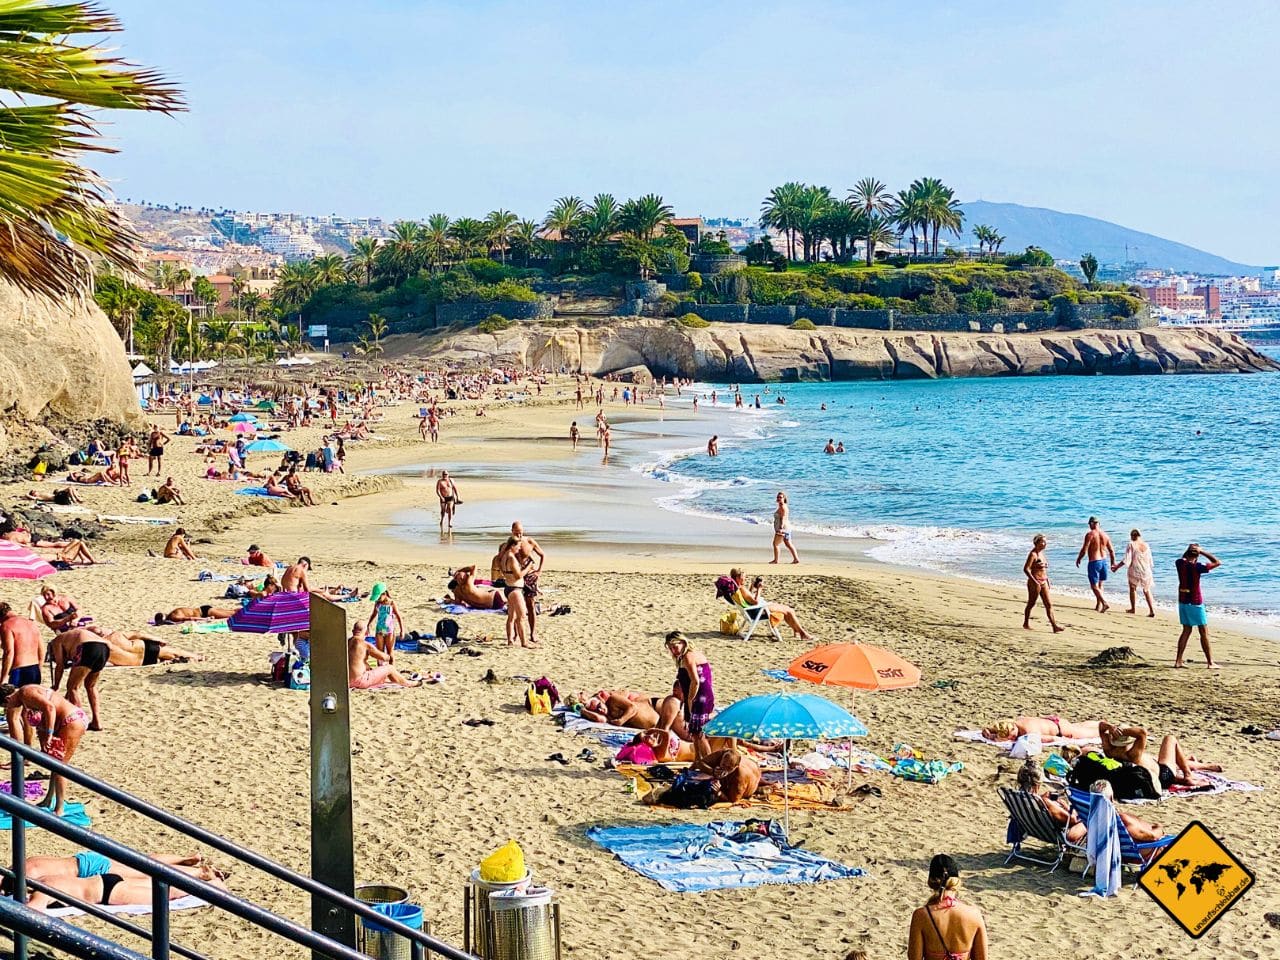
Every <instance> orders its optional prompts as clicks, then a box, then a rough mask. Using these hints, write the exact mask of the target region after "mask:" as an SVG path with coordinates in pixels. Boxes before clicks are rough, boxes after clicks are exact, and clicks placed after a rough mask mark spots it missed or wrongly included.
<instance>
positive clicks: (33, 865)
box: [5, 850, 226, 893]
mask: <svg viewBox="0 0 1280 960" xmlns="http://www.w3.org/2000/svg"><path fill="white" fill-rule="evenodd" d="M147 856H148V857H150V858H151V859H152V860H157V861H159V862H160V863H163V864H167V865H168V866H170V867H173V868H174V869H175V870H177V871H178V872H179V873H185V874H186V875H187V876H189V877H199V878H200V879H202V880H204V879H206V878H207V877H208V875H209V873H210V872H212V873H213V874H214V875H215V876H217V877H218V878H219V879H226V876H225V874H223V873H221V872H220V871H219V870H217V869H216V868H214V867H211V866H210V865H209V864H208V863H206V862H205V859H204V857H202V856H200V854H198V853H149V854H147ZM106 873H114V874H118V875H119V876H121V877H123V878H124V879H126V880H137V879H140V878H142V877H146V876H148V875H147V874H145V873H143V872H142V871H141V870H135V869H134V868H133V867H128V866H125V865H124V864H123V863H121V862H120V861H118V860H112V859H110V858H108V857H104V856H103V855H102V854H100V853H95V852H93V851H92V850H83V851H81V852H80V853H76V854H73V855H72V856H69V857H27V859H26V875H27V879H28V880H35V881H36V882H38V883H46V884H48V885H49V886H54V885H55V884H57V883H58V882H59V881H62V880H77V879H79V880H84V879H87V878H89V877H100V876H102V875H103V874H106ZM6 879H7V878H6ZM5 892H6V893H7V892H8V890H7V889H6V891H5ZM68 892H69V891H68Z"/></svg>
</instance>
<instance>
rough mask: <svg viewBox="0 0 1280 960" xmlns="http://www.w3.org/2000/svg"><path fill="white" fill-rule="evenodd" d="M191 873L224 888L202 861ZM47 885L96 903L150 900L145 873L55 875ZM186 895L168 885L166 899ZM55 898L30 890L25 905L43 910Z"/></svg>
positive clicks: (54, 902) (135, 903)
mask: <svg viewBox="0 0 1280 960" xmlns="http://www.w3.org/2000/svg"><path fill="white" fill-rule="evenodd" d="M193 876H196V877H198V878H199V879H201V880H203V881H205V882H206V883H209V884H212V885H213V886H215V887H221V888H222V889H224V890H225V889H226V888H227V885H226V883H225V882H224V881H223V880H222V878H221V877H220V876H219V875H218V874H217V872H216V871H215V870H214V869H213V868H212V867H210V866H208V865H205V866H203V867H201V868H200V870H199V872H198V873H195V874H193ZM47 885H48V886H50V887H53V888H54V889H55V890H59V891H61V892H62V893H65V894H67V895H68V896H69V897H74V898H76V899H77V900H81V901H83V902H85V903H97V904H101V905H103V906H112V907H119V906H149V905H150V904H151V902H152V899H151V898H152V887H151V878H150V877H147V876H139V877H126V876H124V875H123V874H120V873H116V872H114V871H109V872H107V873H102V874H95V875H93V876H90V877H59V878H57V879H55V880H50V881H47ZM185 896H187V892H186V891H185V890H180V889H178V888H177V887H170V888H169V899H170V900H180V899H182V898H183V897H185ZM63 905H64V904H62V903H60V902H59V901H58V900H57V899H56V898H54V897H52V896H50V895H49V894H47V893H41V892H40V891H38V890H33V891H31V896H30V898H29V899H28V900H27V906H28V907H30V908H31V909H32V910H40V911H42V912H47V911H49V910H50V909H53V908H56V907H59V906H63Z"/></svg>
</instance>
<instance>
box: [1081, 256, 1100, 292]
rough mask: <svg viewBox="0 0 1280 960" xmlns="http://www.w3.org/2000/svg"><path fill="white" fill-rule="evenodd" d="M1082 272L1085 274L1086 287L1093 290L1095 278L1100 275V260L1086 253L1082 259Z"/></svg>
mask: <svg viewBox="0 0 1280 960" xmlns="http://www.w3.org/2000/svg"><path fill="white" fill-rule="evenodd" d="M1080 272H1081V273H1083V274H1084V282H1085V285H1086V286H1088V288H1089V289H1090V290H1092V289H1093V280H1094V277H1096V276H1097V275H1098V258H1097V257H1095V256H1094V255H1093V254H1092V253H1086V254H1085V255H1084V256H1083V257H1081V258H1080Z"/></svg>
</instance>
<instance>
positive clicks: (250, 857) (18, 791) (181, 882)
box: [0, 736, 477, 960]
mask: <svg viewBox="0 0 1280 960" xmlns="http://www.w3.org/2000/svg"><path fill="white" fill-rule="evenodd" d="M0 749H4V750H6V751H8V753H9V757H10V760H11V762H12V770H11V773H12V775H11V778H10V782H11V785H12V790H13V792H12V794H5V793H0V810H2V811H4V812H5V813H7V814H9V816H10V817H12V819H13V829H12V832H11V840H12V857H13V865H12V869H11V871H9V873H10V874H11V875H12V880H13V898H14V901H15V902H16V903H17V904H19V905H22V906H23V909H24V910H27V908H26V907H25V904H26V901H27V886H28V881H27V877H26V856H27V853H26V826H27V824H28V823H29V824H32V825H34V826H37V827H40V828H42V829H44V830H47V831H49V833H51V834H54V835H55V836H59V837H63V838H64V839H67V840H70V841H72V842H73V843H76V844H78V845H80V846H81V847H83V848H85V849H87V850H92V851H93V852H95V853H99V854H102V855H103V856H105V857H107V858H108V859H111V860H115V861H117V862H119V863H122V864H124V865H125V866H127V867H130V868H132V869H134V870H137V871H139V872H140V873H142V874H144V875H146V876H148V877H150V878H151V890H152V903H151V908H152V910H151V929H150V930H149V931H148V930H145V929H143V928H142V927H136V926H134V925H133V924H130V923H128V922H127V921H120V922H116V921H119V918H117V917H113V918H112V921H113V922H114V924H115V926H117V927H118V928H120V929H124V930H128V931H129V932H131V933H137V934H139V935H141V936H143V937H145V938H146V939H148V940H149V941H150V946H151V954H150V955H151V957H152V960H169V957H170V956H171V954H172V955H178V956H181V957H184V958H187V960H204V958H203V957H201V955H200V954H198V953H195V952H194V951H191V950H188V949H187V948H185V947H180V946H179V945H177V944H172V943H171V942H170V937H169V893H170V889H171V888H173V889H177V890H181V891H182V892H183V893H187V894H191V895H193V896H195V897H198V898H199V899H201V900H203V901H204V902H206V903H208V904H209V905H210V906H213V907H216V908H218V909H220V910H223V911H225V912H226V913H229V914H232V915H233V916H236V917H239V918H240V919H242V920H245V921H248V922H249V923H251V924H253V925H254V926H257V927H260V928H262V929H264V930H267V931H269V932H271V933H274V934H276V935H278V936H280V937H282V938H284V939H285V940H288V941H289V942H290V943H293V944H294V945H296V946H299V947H304V948H306V949H309V950H310V951H311V952H312V956H313V957H317V958H318V957H329V958H332V960H366V955H365V954H363V953H360V952H358V951H357V950H355V949H353V948H351V947H349V946H347V945H345V944H343V943H339V942H338V941H336V940H333V939H331V938H329V937H325V936H323V935H322V934H319V933H316V932H315V931H313V930H311V929H309V928H307V927H304V926H302V925H301V924H299V923H296V922H295V921H293V920H289V919H287V918H285V917H282V916H279V915H278V914H275V913H272V912H271V911H269V910H265V909H263V908H262V907H260V906H258V905H257V904H256V903H253V902H251V901H248V900H244V899H242V898H240V897H237V896H236V895H235V894H232V893H229V892H228V891H227V890H225V889H223V888H221V887H217V886H214V885H213V884H211V883H207V882H206V881H204V880H201V879H199V878H198V877H193V876H191V875H189V874H186V873H184V872H182V871H181V870H178V869H176V868H175V867H173V866H171V865H169V864H166V863H161V862H160V861H158V860H153V859H151V858H150V857H149V856H147V855H146V854H143V853H139V852H138V851H136V850H134V849H132V848H130V847H127V846H125V845H123V844H121V843H119V842H118V841H116V840H112V839H111V838H109V837H106V836H103V835H102V834H100V833H94V832H92V831H89V830H86V829H84V828H83V827H79V826H76V825H75V824H73V823H68V822H67V821H66V820H64V819H62V818H61V817H58V816H55V815H54V813H53V812H52V811H51V810H49V809H46V808H42V807H37V806H35V805H34V804H31V803H29V802H27V800H26V798H25V794H26V769H25V764H26V761H30V762H32V763H34V764H37V765H39V766H41V767H44V768H45V769H47V770H48V771H49V773H50V774H51V775H58V776H63V777H65V778H66V779H67V780H68V781H70V782H72V783H75V784H78V785H79V786H81V787H84V788H85V789H87V790H89V791H91V792H93V793H95V794H97V795H98V796H100V797H102V798H104V799H106V800H111V801H113V802H115V803H118V804H120V805H121V806H123V807H125V808H127V809H129V810H132V811H134V812H135V813H139V814H141V815H142V816H144V817H147V818H148V819H149V820H152V821H154V822H155V823H158V824H161V825H162V826H165V827H168V828H169V829H171V830H174V831H176V832H177V833H180V834H182V835H183V836H185V837H187V838H189V839H191V840H194V841H196V842H197V843H201V844H204V845H205V846H208V847H212V848H213V849H215V850H217V851H219V852H220V853H223V854H226V855H227V856H228V857H231V858H232V859H234V860H236V861H238V862H240V863H242V864H245V865H246V866H250V867H253V868H254V869H257V870H260V871H262V872H263V873H265V874H267V875H268V876H271V877H273V878H275V879H276V880H279V881H281V882H283V883H287V884H289V885H290V886H292V887H295V888H297V889H299V890H302V891H304V892H305V893H308V894H310V895H311V897H312V898H313V900H315V899H316V898H319V899H321V900H323V901H326V902H327V903H329V904H330V905H331V906H330V910H332V911H334V912H337V911H339V910H345V911H347V912H349V913H351V914H353V915H354V916H356V917H358V918H360V919H362V920H365V921H369V922H372V923H374V924H376V925H377V926H378V927H380V928H382V929H384V930H390V931H391V932H393V933H396V934H398V935H400V936H402V937H405V938H406V939H407V940H408V941H409V944H410V947H411V954H412V957H413V960H423V958H424V957H425V956H427V953H428V952H430V953H431V954H433V955H438V956H439V957H442V958H444V960H477V958H476V957H474V956H473V955H472V954H469V953H466V952H464V951H462V950H459V949H458V948H457V947H455V946H452V945H451V944H448V943H445V942H443V941H441V940H437V939H436V938H434V937H432V936H431V935H430V934H428V933H425V932H424V931H421V930H415V929H413V928H411V927H408V926H406V925H404V924H403V923H400V922H399V921H396V920H393V919H391V918H390V917H388V916H386V915H385V914H382V913H379V912H378V911H377V910H375V909H374V908H373V907H372V906H371V905H370V904H367V903H364V902H362V901H360V900H357V899H355V898H354V897H351V896H348V895H347V894H344V893H340V892H339V891H337V890H334V889H332V888H331V887H327V886H325V885H324V884H322V883H320V882H318V881H316V880H314V879H312V878H311V877H307V876H304V875H302V874H300V873H297V872H296V871H293V870H290V869H289V868H288V867H285V866H283V865H282V864H279V863H276V862H275V861H274V860H271V859H269V858H267V857H264V856H262V855H261V854H259V853H256V852H255V851H253V850H250V849H248V848H247V847H242V846H241V845H239V844H237V843H235V842H234V841H231V840H228V839H227V838H225V837H222V836H219V835H218V834H216V833H212V832H210V831H208V830H206V829H204V828H203V827H200V826H198V825H196V824H194V823H191V822H190V821H188V820H185V819H184V818H182V817H179V816H176V815H175V814H172V813H170V812H169V811H167V810H164V809H162V808H160V807H157V806H155V805H154V804H151V803H148V802H147V801H145V800H142V799H140V798H138V797H135V796H133V795H132V794H130V793H127V792H126V791H124V790H121V789H119V788H118V787H115V786H112V785H111V784H109V783H106V782H104V781H101V780H99V779H97V778H96V777H93V776H91V775H89V774H87V773H85V772H84V771H82V770H80V769H78V768H76V767H72V766H69V765H67V764H65V763H63V762H61V761H60V760H55V759H53V758H52V757H49V756H47V755H45V754H44V753H42V752H41V751H40V750H38V749H36V748H34V747H29V746H27V745H26V744H23V743H19V742H18V741H17V740H14V739H13V738H12V737H8V736H0ZM31 886H32V887H33V888H35V889H44V892H48V889H45V888H46V885H44V884H31ZM55 893H56V894H57V897H58V899H59V900H61V901H63V902H69V900H68V898H67V897H66V896H64V895H63V894H62V893H61V892H60V891H55ZM0 900H3V898H0ZM73 905H74V906H77V907H79V908H80V909H85V907H92V906H93V905H92V904H82V903H75V904H73ZM27 912H33V911H29V910H28V911H27ZM86 912H87V913H90V914H91V915H94V916H100V915H101V914H103V913H107V911H101V910H92V909H89V910H86ZM46 919H52V918H46ZM104 919H105V918H104ZM21 926H22V925H15V926H14V927H13V957H14V960H27V939H28V936H36V938H37V939H41V940H42V941H43V942H48V941H45V940H44V939H43V937H41V936H37V935H36V934H35V933H31V932H30V931H28V930H27V929H25V928H22V929H20V927H21ZM28 926H29V924H28ZM64 926H65V925H64ZM130 928H132V929H130ZM45 929H46V928H44V927H41V930H42V931H44V930H45ZM109 956H113V957H114V956H121V957H134V956H136V954H133V953H130V952H127V951H125V952H123V953H120V954H118V955H117V954H110V955H109Z"/></svg>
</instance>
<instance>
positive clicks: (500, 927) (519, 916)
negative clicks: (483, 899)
mask: <svg viewBox="0 0 1280 960" xmlns="http://www.w3.org/2000/svg"><path fill="white" fill-rule="evenodd" d="M489 944H490V953H489V954H488V958H487V960H560V910H559V906H558V905H557V904H555V903H553V902H552V892H551V890H550V889H548V888H546V887H531V888H529V889H528V890H525V891H523V892H521V891H517V890H507V891H500V892H498V893H491V894H490V895H489Z"/></svg>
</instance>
